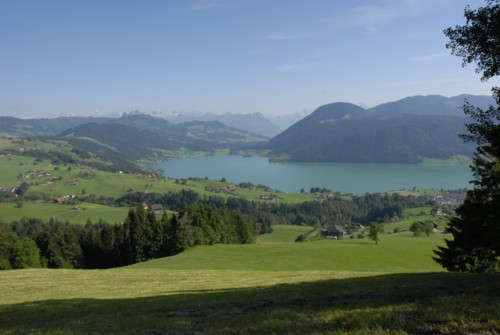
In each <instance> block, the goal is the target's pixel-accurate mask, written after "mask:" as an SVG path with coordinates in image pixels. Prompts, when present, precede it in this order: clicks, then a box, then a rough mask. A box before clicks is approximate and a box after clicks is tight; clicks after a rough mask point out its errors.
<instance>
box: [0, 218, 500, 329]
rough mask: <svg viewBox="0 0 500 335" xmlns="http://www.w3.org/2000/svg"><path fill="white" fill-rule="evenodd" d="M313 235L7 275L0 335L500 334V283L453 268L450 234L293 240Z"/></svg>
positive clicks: (288, 232) (1, 276)
mask: <svg viewBox="0 0 500 335" xmlns="http://www.w3.org/2000/svg"><path fill="white" fill-rule="evenodd" d="M304 229H307V227H300V229H297V227H289V226H277V227H276V229H275V232H274V233H272V234H270V235H268V236H263V237H262V238H261V239H259V243H257V244H254V245H244V246H240V245H234V246H222V245H215V246H207V247H198V248H194V249H191V250H189V251H187V252H184V253H181V254H179V255H177V256H174V257H171V258H164V259H159V260H155V261H151V262H145V263H141V264H136V265H133V266H130V267H126V268H118V269H110V270H48V269H39V270H36V269H32V270H13V271H3V272H0V294H1V297H2V298H1V299H0V333H1V334H19V333H36V334H196V333H199V334H325V333H329V334H437V333H440V334H497V333H498V332H500V322H499V320H500V298H499V296H498V292H499V289H500V276H498V275H484V274H482V275H473V274H451V273H447V272H443V271H441V269H440V268H439V267H438V266H437V265H436V264H435V263H434V262H433V261H432V259H430V255H431V254H432V249H433V248H435V245H436V243H441V242H442V239H443V236H442V235H434V236H431V237H429V238H427V237H419V238H416V237H412V236H410V235H409V234H408V233H399V234H386V235H383V236H382V237H381V241H380V243H379V244H378V245H375V244H374V243H373V242H371V241H369V240H366V239H361V240H342V241H315V242H304V243H294V242H292V241H291V239H292V238H294V235H295V234H296V233H300V232H301V231H302V230H304ZM274 237H275V238H274Z"/></svg>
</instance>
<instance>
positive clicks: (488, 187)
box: [434, 0, 500, 272]
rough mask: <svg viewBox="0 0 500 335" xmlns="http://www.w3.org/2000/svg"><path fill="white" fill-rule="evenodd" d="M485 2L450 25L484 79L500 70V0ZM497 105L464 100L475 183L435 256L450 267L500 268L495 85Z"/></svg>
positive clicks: (453, 39)
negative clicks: (473, 145)
mask: <svg viewBox="0 0 500 335" xmlns="http://www.w3.org/2000/svg"><path fill="white" fill-rule="evenodd" d="M486 3H487V5H486V6H485V7H480V8H478V9H477V10H472V9H471V8H470V7H468V6H467V7H466V9H465V14H464V16H465V18H466V19H467V22H466V25H464V26H456V27H455V28H448V29H446V30H445V35H446V36H448V37H449V38H450V43H448V44H447V47H448V48H450V49H451V50H452V54H454V55H456V56H459V57H462V59H463V65H466V64H469V63H476V64H477V68H476V72H478V73H479V72H482V74H483V77H482V80H483V81H485V80H488V79H490V78H492V77H495V76H498V75H499V74H500V0H487V1H486ZM492 92H493V96H494V97H495V99H496V102H497V105H496V106H490V107H489V108H488V109H487V110H482V109H481V108H477V107H474V106H472V105H470V104H469V103H467V102H466V103H465V105H464V107H463V109H464V112H465V114H467V115H468V116H470V117H471V118H472V119H473V120H474V121H475V122H474V123H471V124H468V125H467V129H468V131H469V134H465V135H462V138H463V139H464V140H466V141H472V142H475V143H476V144H477V145H478V147H477V149H476V152H475V154H474V158H473V166H472V172H473V174H474V180H473V181H472V184H473V185H474V188H473V189H472V190H470V191H469V192H467V197H466V199H465V201H464V203H463V204H462V205H461V206H459V208H458V209H457V217H455V218H453V219H451V220H450V222H449V224H448V230H449V231H450V232H451V233H452V234H453V240H446V246H445V247H438V250H436V251H435V253H436V255H437V257H435V258H434V259H435V260H436V261H437V262H438V263H439V264H441V265H442V266H443V267H444V268H446V269H448V270H449V271H468V272H498V271H500V124H499V123H500V107H499V106H500V89H499V88H493V89H492Z"/></svg>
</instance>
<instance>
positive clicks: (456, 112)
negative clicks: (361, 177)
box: [266, 95, 494, 163]
mask: <svg viewBox="0 0 500 335" xmlns="http://www.w3.org/2000/svg"><path fill="white" fill-rule="evenodd" d="M465 98H466V99H467V100H468V101H470V102H471V103H473V104H474V105H476V106H479V107H486V106H489V105H491V104H494V100H493V99H492V98H491V97H482V96H470V95H463V96H457V97H452V98H445V97H442V96H415V97H409V98H405V99H402V100H399V101H395V102H390V103H385V104H382V105H379V106H376V107H374V108H370V109H363V108H361V107H359V106H356V105H353V104H350V103H333V104H328V105H324V106H321V107H319V108H318V109H316V110H315V111H314V112H313V113H311V114H310V115H309V116H307V117H305V118H304V119H302V120H301V121H299V122H297V123H296V124H294V125H293V126H291V127H290V128H288V129H287V130H286V131H284V132H282V133H281V134H279V135H278V136H276V137H274V138H272V139H271V140H270V141H269V142H268V143H267V144H266V148H267V149H269V150H270V152H271V155H274V156H285V157H287V158H288V159H289V160H291V161H308V162H311V161H318V162H363V163H417V162H419V161H420V160H421V159H422V158H424V157H427V158H438V159H447V158H451V157H453V156H455V155H466V156H471V155H472V153H473V151H474V145H473V144H471V143H463V141H462V140H461V139H460V138H459V137H458V135H459V134H461V133H465V132H466V128H465V123H467V120H466V118H465V116H464V114H463V112H462V110H461V108H460V107H461V106H462V105H463V104H464V99H465Z"/></svg>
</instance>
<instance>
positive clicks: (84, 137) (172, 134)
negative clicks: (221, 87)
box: [55, 114, 267, 161]
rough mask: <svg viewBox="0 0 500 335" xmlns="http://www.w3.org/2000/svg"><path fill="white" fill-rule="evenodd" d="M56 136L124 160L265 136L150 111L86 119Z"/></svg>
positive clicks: (207, 149) (261, 139) (209, 150)
mask: <svg viewBox="0 0 500 335" xmlns="http://www.w3.org/2000/svg"><path fill="white" fill-rule="evenodd" d="M55 138H57V139H62V140H67V141H69V142H70V143H71V144H72V145H73V146H75V147H77V148H80V149H84V150H85V151H88V152H92V153H96V154H98V155H101V156H102V155H105V156H111V157H113V156H115V157H120V158H122V159H126V160H133V161H135V160H140V159H144V158H152V157H159V158H160V157H163V155H164V154H167V155H168V152H171V153H172V152H179V151H183V150H184V151H202V152H207V153H212V152H214V151H215V150H218V149H226V148H230V147H235V146H238V145H243V144H247V143H251V142H265V141H266V140H267V138H265V137H263V136H259V135H254V134H250V133H247V132H244V131H241V130H238V129H235V128H230V127H227V126H225V125H223V124H222V123H220V122H216V121H213V122H197V121H194V122H187V123H182V124H179V125H175V124H173V123H171V122H168V121H166V120H164V119H161V118H157V117H153V116H150V115H143V114H140V115H124V116H123V117H121V118H118V119H113V120H112V121H111V122H106V123H85V124H81V125H78V126H76V127H74V128H71V129H68V130H66V131H64V132H62V133H61V134H59V135H58V136H56V137H55Z"/></svg>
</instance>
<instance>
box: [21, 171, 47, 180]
mask: <svg viewBox="0 0 500 335" xmlns="http://www.w3.org/2000/svg"><path fill="white" fill-rule="evenodd" d="M50 176H51V174H50V173H48V172H45V171H28V172H26V174H25V175H24V177H25V178H41V177H50Z"/></svg>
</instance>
